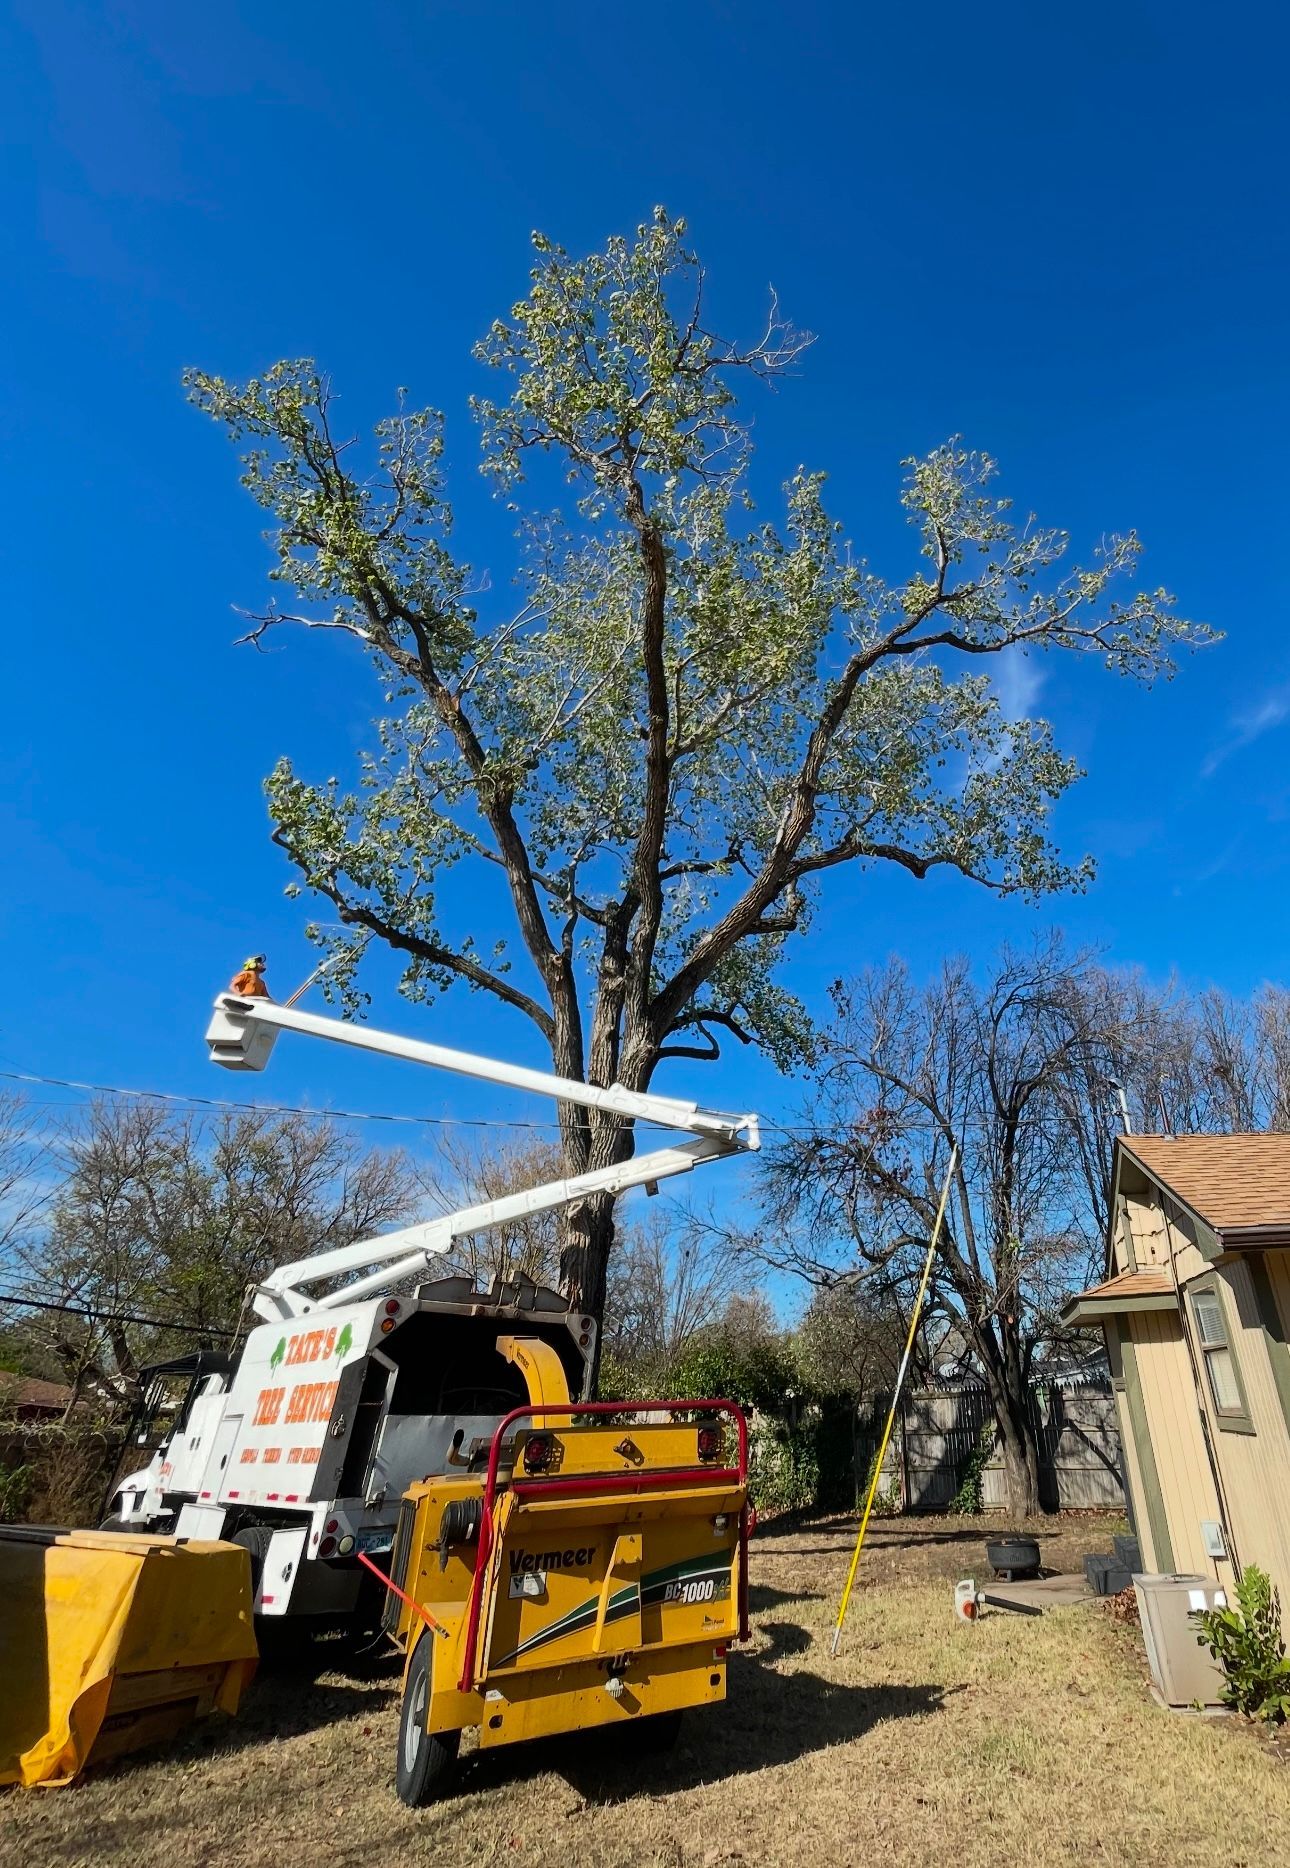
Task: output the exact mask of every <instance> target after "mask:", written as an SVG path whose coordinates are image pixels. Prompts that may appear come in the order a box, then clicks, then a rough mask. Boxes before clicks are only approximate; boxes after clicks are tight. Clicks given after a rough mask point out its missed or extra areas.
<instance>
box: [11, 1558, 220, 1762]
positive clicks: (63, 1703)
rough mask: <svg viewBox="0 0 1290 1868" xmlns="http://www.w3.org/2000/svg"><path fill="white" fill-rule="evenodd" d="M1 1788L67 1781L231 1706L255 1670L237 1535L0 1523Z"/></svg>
mask: <svg viewBox="0 0 1290 1868" xmlns="http://www.w3.org/2000/svg"><path fill="white" fill-rule="evenodd" d="M0 1653H3V1655H4V1682H3V1690H2V1691H0V1784H12V1783H21V1784H65V1783H68V1782H69V1781H70V1780H71V1779H72V1778H74V1777H75V1776H76V1775H77V1774H78V1772H80V1771H81V1770H82V1769H83V1768H84V1767H85V1765H86V1764H87V1763H91V1762H93V1763H95V1764H98V1763H101V1762H103V1761H104V1760H105V1759H107V1758H111V1757H116V1756H118V1755H119V1754H120V1753H121V1752H125V1751H133V1750H136V1749H137V1748H138V1747H139V1746H141V1745H147V1744H152V1743H154V1742H155V1741H156V1740H158V1739H163V1738H168V1737H170V1736H171V1735H172V1734H174V1733H175V1732H177V1731H179V1730H180V1729H181V1728H182V1727H183V1726H184V1725H186V1724H187V1723H188V1722H189V1721H190V1720H191V1719H194V1718H197V1717H200V1716H202V1715H203V1714H205V1713H208V1712H211V1711H213V1710H215V1709H216V1708H218V1709H219V1710H221V1711H224V1712H234V1711H236V1709H237V1704H238V1700H239V1698H240V1696H241V1693H242V1690H243V1688H244V1687H245V1685H246V1683H247V1682H248V1681H249V1679H250V1678H251V1675H252V1674H253V1673H254V1671H255V1664H256V1646H255V1636H254V1634H253V1632H252V1626H251V1577H250V1567H249V1564H248V1560H247V1555H246V1552H245V1551H244V1550H242V1549H240V1548H239V1547H237V1546H236V1545H233V1544H216V1543H198V1542H195V1541H189V1542H179V1541H177V1540H176V1539H175V1538H173V1537H128V1536H120V1535H115V1534H113V1533H111V1532H107V1533H101V1532H95V1531H67V1532H59V1531H42V1530H27V1529H13V1528H7V1527H6V1528H4V1529H0Z"/></svg>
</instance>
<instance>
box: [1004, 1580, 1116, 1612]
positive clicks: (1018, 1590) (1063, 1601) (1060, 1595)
mask: <svg viewBox="0 0 1290 1868" xmlns="http://www.w3.org/2000/svg"><path fill="white" fill-rule="evenodd" d="M977 1587H978V1588H980V1589H983V1590H984V1591H985V1597H986V1607H987V1608H989V1607H990V1606H991V1605H992V1604H999V1605H1005V1606H1006V1607H1007V1608H1010V1609H1021V1610H1023V1611H1026V1610H1029V1612H1030V1613H1031V1614H1035V1615H1042V1614H1044V1613H1045V1611H1046V1610H1048V1609H1067V1608H1073V1607H1074V1606H1075V1605H1076V1603H1081V1602H1096V1600H1097V1597H1096V1596H1095V1595H1094V1594H1093V1592H1092V1590H1091V1589H1090V1588H1089V1586H1088V1584H1087V1583H1086V1582H1085V1581H1084V1578H1083V1577H1082V1576H1075V1575H1072V1576H1041V1577H1038V1578H1037V1579H1036V1580H1035V1581H1034V1582H1029V1583H991V1582H986V1583H979V1584H978V1585H977Z"/></svg>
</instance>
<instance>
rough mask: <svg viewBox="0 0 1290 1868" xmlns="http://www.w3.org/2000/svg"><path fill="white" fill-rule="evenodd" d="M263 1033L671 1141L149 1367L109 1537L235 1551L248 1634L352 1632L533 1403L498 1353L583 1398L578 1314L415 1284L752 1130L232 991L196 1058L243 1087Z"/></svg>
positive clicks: (338, 1270)
mask: <svg viewBox="0 0 1290 1868" xmlns="http://www.w3.org/2000/svg"><path fill="white" fill-rule="evenodd" d="M282 1032H296V1033H299V1034H302V1035H304V1036H308V1037H316V1038H325V1039H327V1040H329V1041H330V1042H332V1043H337V1044H341V1045H346V1046H351V1047H354V1048H358V1049H362V1050H366V1051H373V1052H377V1053H379V1054H381V1055H384V1056H388V1057H395V1058H402V1059H404V1060H407V1061H409V1062H413V1063H418V1064H422V1065H426V1066H429V1067H431V1068H435V1069H441V1070H446V1071H449V1072H452V1073H454V1074H456V1075H459V1076H463V1077H469V1078H473V1079H475V1080H477V1081H480V1082H484V1083H491V1084H495V1085H497V1086H499V1087H503V1088H510V1089H516V1090H521V1091H529V1092H535V1093H537V1094H539V1095H542V1096H547V1097H550V1098H553V1099H554V1100H555V1101H556V1102H559V1103H572V1104H575V1105H579V1106H581V1107H584V1108H588V1109H600V1110H607V1111H609V1112H611V1113H612V1114H614V1115H617V1116H619V1117H620V1118H621V1119H622V1120H623V1122H625V1123H627V1122H634V1121H641V1122H646V1123H650V1124H653V1125H657V1126H661V1127H664V1128H668V1129H671V1130H673V1131H675V1132H676V1134H677V1136H678V1137H683V1138H684V1139H677V1140H674V1141H672V1142H671V1143H670V1144H669V1145H666V1146H663V1147H659V1148H656V1149H652V1150H650V1151H649V1152H647V1153H643V1154H638V1155H637V1156H636V1157H635V1158H634V1159H632V1160H630V1161H624V1162H622V1163H620V1164H619V1165H617V1166H615V1167H609V1168H601V1169H596V1170H593V1171H591V1172H588V1173H585V1174H577V1175H573V1176H571V1177H569V1178H566V1179H561V1180H555V1181H550V1182H547V1183H546V1184H544V1185H542V1186H537V1187H531V1188H527V1189H524V1190H521V1191H519V1192H516V1193H512V1194H507V1195H505V1196H504V1197H502V1198H500V1199H497V1200H490V1201H484V1202H482V1203H480V1204H477V1205H473V1206H467V1207H464V1208H462V1209H461V1210H460V1211H458V1212H455V1213H450V1214H448V1215H446V1216H445V1217H442V1218H435V1219H430V1220H426V1221H423V1222H421V1223H419V1224H415V1225H411V1226H405V1227H403V1228H401V1229H399V1230H398V1231H394V1232H390V1233H386V1234H384V1235H382V1236H380V1237H376V1238H370V1239H360V1240H357V1241H355V1242H354V1243H353V1244H351V1245H345V1246H340V1247H336V1248H333V1249H331V1250H328V1251H322V1252H318V1253H315V1254H313V1255H312V1256H310V1257H307V1258H303V1259H301V1260H299V1261H298V1262H296V1263H294V1264H288V1265H283V1266H280V1267H279V1268H277V1269H276V1270H274V1271H271V1272H270V1273H269V1274H268V1275H267V1276H266V1277H265V1278H264V1279H263V1281H262V1282H261V1283H259V1284H257V1285H256V1286H254V1287H253V1289H252V1291H251V1293H250V1301H251V1306H252V1309H253V1310H254V1312H255V1314H256V1315H257V1316H258V1317H259V1319H260V1322H259V1323H258V1325H257V1326H256V1327H254V1328H252V1329H251V1330H250V1331H249V1333H248V1335H247V1337H246V1340H245V1343H244V1344H243V1345H242V1347H241V1350H240V1352H238V1353H235V1354H234V1355H231V1356H228V1357H225V1356H218V1355H213V1354H212V1353H211V1352H204V1353H203V1355H202V1356H201V1357H199V1358H193V1359H192V1366H191V1367H187V1368H186V1367H185V1366H183V1365H182V1364H180V1363H170V1364H167V1365H165V1367H164V1368H162V1369H160V1370H159V1371H158V1372H157V1377H156V1380H155V1381H154V1383H153V1395H154V1399H155V1401H156V1402H157V1403H158V1404H159V1405H160V1404H162V1403H165V1404H167V1405H168V1406H169V1408H170V1418H169V1419H168V1421H167V1424H166V1427H165V1430H164V1434H163V1436H162V1437H161V1438H160V1443H159V1444H157V1445H156V1451H155V1452H154V1454H153V1457H152V1460H151V1463H150V1464H149V1465H147V1466H146V1467H144V1468H143V1469H141V1470H139V1471H137V1472H134V1473H132V1474H130V1475H129V1476H128V1477H126V1478H124V1479H123V1480H121V1481H120V1482H119V1484H118V1486H117V1488H116V1492H115V1495H114V1499H113V1509H112V1515H111V1518H110V1519H109V1523H111V1524H112V1526H113V1527H114V1528H115V1529H119V1530H130V1531H157V1532H173V1533H174V1534H175V1535H177V1536H179V1537H186V1538H199V1539H205V1538H222V1539H228V1540H232V1541H233V1542H236V1543H240V1544H242V1545H243V1546H244V1547H245V1548H246V1549H247V1550H248V1552H249V1554H250V1559H251V1574H252V1582H253V1585H254V1590H255V1612H256V1615H257V1617H258V1618H260V1625H261V1627H262V1629H263V1628H265V1626H266V1624H271V1623H273V1622H274V1621H275V1620H277V1619H278V1618H283V1617H292V1618H299V1619H307V1620H309V1621H311V1622H313V1623H314V1624H315V1625H327V1624H332V1625H336V1624H339V1625H346V1624H348V1625H350V1626H363V1625H365V1618H369V1617H370V1618H371V1619H373V1620H374V1619H375V1617H376V1615H377V1614H379V1609H380V1600H381V1597H382V1594H383V1592H382V1590H381V1589H380V1587H378V1586H375V1585H374V1584H373V1581H372V1571H373V1568H374V1567H376V1568H382V1567H383V1568H385V1569H388V1566H389V1553H390V1550H391V1546H392V1542H393V1538H394V1532H395V1528H396V1525H397V1522H398V1518H399V1509H400V1501H401V1500H402V1498H403V1496H404V1494H405V1492H407V1490H408V1488H409V1486H410V1485H412V1484H414V1483H420V1482H425V1481H427V1480H428V1479H429V1478H431V1477H433V1476H436V1475H449V1476H451V1475H453V1474H454V1473H455V1474H458V1475H465V1474H468V1473H471V1472H477V1473H482V1472H483V1470H484V1469H485V1468H486V1467H487V1466H488V1464H489V1461H490V1459H491V1460H492V1462H493V1465H494V1467H495V1466H496V1464H497V1461H498V1458H499V1457H503V1458H504V1457H505V1455H506V1452H507V1448H506V1447H502V1446H500V1445H499V1440H498V1434H499V1429H500V1428H501V1427H502V1425H503V1423H504V1422H505V1421H506V1420H507V1419H508V1417H510V1416H511V1415H513V1413H514V1411H515V1410H516V1409H522V1408H524V1407H525V1406H526V1405H529V1404H530V1402H531V1399H532V1396H531V1390H530V1386H529V1385H528V1383H527V1382H526V1379H525V1376H524V1372H523V1368H522V1366H521V1365H520V1363H519V1362H517V1360H516V1359H515V1354H514V1351H513V1348H512V1347H511V1345H512V1344H513V1343H514V1341H515V1340H516V1339H518V1338H522V1339H523V1340H524V1341H525V1342H526V1343H529V1344H531V1345H534V1346H535V1347H534V1348H533V1350H532V1354H541V1353H543V1351H542V1346H545V1353H546V1354H548V1355H554V1357H555V1359H556V1361H557V1362H558V1365H559V1367H560V1369H561V1371H562V1375H563V1382H564V1384H565V1386H566V1387H567V1393H568V1395H569V1396H571V1397H573V1398H574V1399H575V1400H576V1399H583V1400H585V1399H586V1397H587V1395H588V1391H589V1386H590V1373H591V1368H592V1362H593V1356H594V1343H595V1334H596V1320H595V1319H594V1318H593V1317H591V1316H589V1315H584V1314H582V1313H581V1312H580V1310H579V1309H577V1308H572V1309H571V1308H570V1305H569V1302H568V1301H567V1300H566V1299H565V1298H564V1297H562V1296H560V1295H559V1294H558V1293H557V1292H555V1291H551V1290H547V1289H545V1288H543V1287H541V1286H539V1285H537V1284H535V1283H533V1282H532V1281H531V1280H530V1279H528V1278H523V1277H519V1278H514V1279H507V1280H500V1281H499V1280H494V1283H493V1286H492V1288H491V1289H490V1290H488V1291H479V1290H476V1289H475V1288H474V1286H473V1284H472V1281H471V1280H470V1279H469V1278H465V1277H440V1278H437V1279H435V1278H430V1277H427V1275H426V1274H428V1273H429V1272H430V1271H431V1270H432V1268H433V1267H434V1266H435V1264H436V1261H438V1260H441V1259H442V1257H443V1255H444V1254H445V1253H446V1252H448V1251H449V1250H450V1249H451V1247H452V1245H453V1243H454V1241H456V1240H458V1239H462V1238H465V1237H467V1236H469V1235H471V1234H474V1233H479V1232H483V1231H486V1230H488V1229H489V1228H492V1227H495V1226H500V1225H504V1224H506V1223H507V1222H508V1221H512V1220H515V1219H519V1218H521V1217H524V1216H526V1215H532V1214H537V1213H544V1212H550V1211H552V1210H554V1209H556V1208H559V1207H563V1206H567V1205H569V1204H570V1203H572V1202H575V1201H578V1200H581V1199H583V1198H585V1197H586V1196H588V1195H590V1194H595V1193H609V1194H618V1193H622V1192H624V1191H626V1190H627V1189H629V1188H631V1187H640V1186H653V1185H655V1184H657V1183H658V1182H660V1181H664V1180H668V1179H670V1178H672V1177H673V1176H675V1175H679V1174H685V1173H689V1172H691V1171H692V1170H693V1169H695V1168H698V1167H703V1166H706V1165H707V1164H708V1163H710V1162H714V1161H719V1160H722V1159H724V1158H726V1157H727V1156H732V1155H739V1154H745V1153H748V1152H751V1151H753V1150H755V1149H756V1148H757V1147H758V1145H759V1138H758V1125H757V1118H756V1116H754V1115H723V1114H719V1113H716V1112H714V1111H712V1110H708V1109H703V1108H701V1107H699V1106H698V1105H697V1104H695V1103H691V1102H684V1101H680V1100H677V1099H676V1098H673V1097H666V1096H658V1095H654V1094H653V1093H649V1092H637V1091H631V1090H627V1089H624V1088H623V1087H622V1086H621V1085H619V1084H610V1085H609V1086H607V1087H604V1088H601V1087H598V1086H596V1085H592V1084H587V1083H582V1082H578V1081H576V1080H573V1079H569V1078H563V1077H559V1076H554V1075H550V1074H548V1073H547V1072H545V1071H540V1070H533V1069H528V1068H526V1067H523V1066H519V1065H514V1064H507V1063H500V1062H497V1061H494V1060H492V1059H489V1058H485V1057H477V1056H474V1055H472V1054H470V1053H468V1052H464V1051H456V1050H450V1049H448V1048H446V1047H444V1046H442V1045H438V1044H432V1043H427V1042H424V1041H421V1040H416V1039H411V1038H403V1037H398V1036H395V1035H393V1034H391V1033H389V1032H383V1031H377V1030H374V1029H371V1028H370V1027H368V1026H366V1025H361V1024H353V1023H348V1022H346V1021H344V1020H341V1019H334V1018H328V1017H322V1016H318V1015H315V1014H313V1013H309V1012H303V1011H300V1010H298V1009H296V1008H295V1007H293V1006H285V1005H277V1004H274V1003H273V1002H272V1001H271V1000H268V999H265V998H252V997H247V998H243V997H240V996H238V995H237V994H233V993H223V994H221V995H220V996H219V997H218V998H217V999H216V1001H215V1008H214V1014H213V1016H212V1019H211V1022H210V1026H209V1028H208V1030H207V1033H206V1041H207V1043H208V1045H209V1047H210V1054H211V1057H212V1059H213V1061H214V1062H215V1063H217V1064H220V1065H222V1066H223V1067H224V1068H226V1069H230V1070H254V1071H258V1070H262V1069H263V1068H264V1066H265V1065H266V1064H267V1062H268V1060H269V1057H270V1054H271V1052H272V1050H273V1047H274V1045H275V1043H276V1042H277V1039H278V1037H279V1035H280V1034H281V1033H282ZM530 1359H531V1357H530ZM141 1428H142V1431H141V1432H140V1433H139V1441H140V1443H141V1444H145V1445H146V1444H150V1443H155V1439H156V1436H155V1435H152V1436H150V1434H149V1431H148V1423H147V1422H146V1421H144V1422H142V1423H141ZM364 1560H366V1561H364Z"/></svg>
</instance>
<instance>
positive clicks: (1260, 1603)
mask: <svg viewBox="0 0 1290 1868" xmlns="http://www.w3.org/2000/svg"><path fill="white" fill-rule="evenodd" d="M1192 1620H1193V1621H1194V1622H1195V1623H1196V1626H1197V1628H1198V1629H1199V1630H1200V1632H1199V1634H1198V1635H1197V1636H1196V1639H1197V1641H1198V1642H1199V1644H1200V1646H1201V1647H1207V1648H1208V1649H1209V1651H1210V1653H1211V1654H1212V1655H1213V1656H1214V1659H1215V1660H1216V1661H1217V1662H1218V1664H1219V1666H1220V1667H1221V1668H1222V1669H1223V1672H1224V1674H1225V1675H1226V1684H1225V1685H1224V1687H1223V1694H1222V1698H1223V1704H1224V1705H1225V1706H1231V1707H1232V1708H1233V1709H1234V1710H1235V1711H1237V1712H1243V1713H1245V1714H1246V1715H1247V1716H1248V1717H1249V1718H1252V1719H1268V1720H1276V1721H1280V1720H1282V1719H1284V1718H1285V1716H1286V1714H1287V1713H1290V1660H1287V1659H1286V1644H1285V1641H1284V1639H1283V1637H1282V1634H1281V1598H1280V1596H1279V1595H1278V1593H1277V1591H1276V1590H1275V1589H1274V1588H1273V1587H1272V1584H1271V1582H1270V1580H1269V1579H1268V1577H1266V1576H1265V1575H1264V1574H1263V1571H1262V1570H1261V1569H1259V1568H1258V1567H1257V1566H1256V1565H1255V1564H1253V1563H1251V1564H1250V1565H1249V1566H1248V1568H1247V1569H1246V1571H1245V1573H1244V1575H1243V1576H1242V1577H1241V1580H1240V1582H1239V1583H1238V1584H1237V1585H1236V1607H1235V1608H1234V1609H1233V1608H1223V1609H1198V1610H1196V1611H1195V1612H1194V1613H1193V1616H1192Z"/></svg>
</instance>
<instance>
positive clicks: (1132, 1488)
mask: <svg viewBox="0 0 1290 1868" xmlns="http://www.w3.org/2000/svg"><path fill="white" fill-rule="evenodd" d="M1115 1414H1116V1419H1117V1420H1118V1421H1119V1423H1120V1458H1121V1459H1122V1460H1123V1461H1124V1484H1125V1489H1126V1491H1127V1492H1128V1494H1129V1497H1130V1498H1131V1499H1132V1500H1133V1523H1134V1528H1135V1529H1136V1531H1137V1534H1138V1547H1139V1549H1140V1551H1141V1553H1142V1565H1143V1568H1144V1569H1145V1570H1147V1571H1153V1570H1159V1568H1160V1553H1159V1551H1158V1550H1157V1549H1156V1547H1155V1541H1154V1539H1153V1538H1152V1535H1151V1521H1150V1513H1149V1512H1148V1510H1147V1494H1146V1491H1145V1489H1144V1487H1143V1483H1142V1467H1141V1465H1140V1463H1139V1461H1138V1447H1137V1442H1136V1441H1135V1440H1134V1438H1133V1422H1132V1421H1131V1420H1130V1419H1129V1403H1128V1398H1127V1397H1126V1395H1125V1392H1124V1389H1123V1387H1122V1386H1119V1385H1117V1387H1116V1390H1115Z"/></svg>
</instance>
